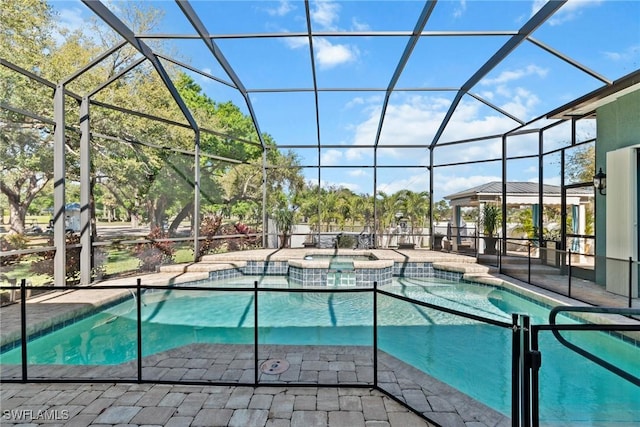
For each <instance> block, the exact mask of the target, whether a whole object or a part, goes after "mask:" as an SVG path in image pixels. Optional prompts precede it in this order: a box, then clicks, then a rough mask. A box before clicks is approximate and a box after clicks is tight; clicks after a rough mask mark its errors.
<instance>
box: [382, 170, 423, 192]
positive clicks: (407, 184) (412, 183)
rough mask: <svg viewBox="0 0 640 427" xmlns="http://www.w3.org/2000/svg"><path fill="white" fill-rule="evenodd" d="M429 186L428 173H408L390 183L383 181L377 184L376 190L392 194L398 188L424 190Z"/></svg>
mask: <svg viewBox="0 0 640 427" xmlns="http://www.w3.org/2000/svg"><path fill="white" fill-rule="evenodd" d="M427 188H429V174H427V173H424V172H423V173H417V174H415V175H409V176H407V177H405V178H403V179H398V180H394V181H393V182H391V183H385V184H381V185H379V186H378V191H382V192H384V193H386V194H393V193H395V192H397V191H400V190H405V189H409V190H415V191H424V190H426V189H427Z"/></svg>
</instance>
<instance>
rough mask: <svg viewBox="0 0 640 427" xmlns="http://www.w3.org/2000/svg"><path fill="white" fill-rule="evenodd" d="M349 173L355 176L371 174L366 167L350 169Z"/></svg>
mask: <svg viewBox="0 0 640 427" xmlns="http://www.w3.org/2000/svg"><path fill="white" fill-rule="evenodd" d="M348 175H349V176H352V177H354V178H360V177H366V176H369V174H368V173H367V172H366V171H365V170H364V169H355V170H352V171H349V173H348Z"/></svg>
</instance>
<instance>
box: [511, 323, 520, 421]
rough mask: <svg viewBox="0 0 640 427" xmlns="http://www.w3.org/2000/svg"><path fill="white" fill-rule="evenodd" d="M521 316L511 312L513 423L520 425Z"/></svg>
mask: <svg viewBox="0 0 640 427" xmlns="http://www.w3.org/2000/svg"><path fill="white" fill-rule="evenodd" d="M519 319H520V316H519V315H518V314H516V313H512V314H511V322H512V326H511V331H512V332H511V425H513V426H519V425H520V357H521V355H520V325H519Z"/></svg>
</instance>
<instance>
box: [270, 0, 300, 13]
mask: <svg viewBox="0 0 640 427" xmlns="http://www.w3.org/2000/svg"><path fill="white" fill-rule="evenodd" d="M295 9H296V7H295V6H294V5H293V4H291V2H289V1H288V0H280V2H278V6H277V7H268V8H266V11H267V13H268V14H269V15H271V16H286V15H287V14H288V13H289V12H291V11H292V10H295Z"/></svg>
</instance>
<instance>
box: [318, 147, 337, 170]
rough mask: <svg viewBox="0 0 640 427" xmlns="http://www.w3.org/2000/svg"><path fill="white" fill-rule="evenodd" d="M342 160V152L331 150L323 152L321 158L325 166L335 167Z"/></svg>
mask: <svg viewBox="0 0 640 427" xmlns="http://www.w3.org/2000/svg"><path fill="white" fill-rule="evenodd" d="M341 159H342V151H340V150H335V149H329V150H326V151H323V152H322V156H321V158H320V164H321V165H323V166H333V165H337V164H339V163H340V160H341Z"/></svg>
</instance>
